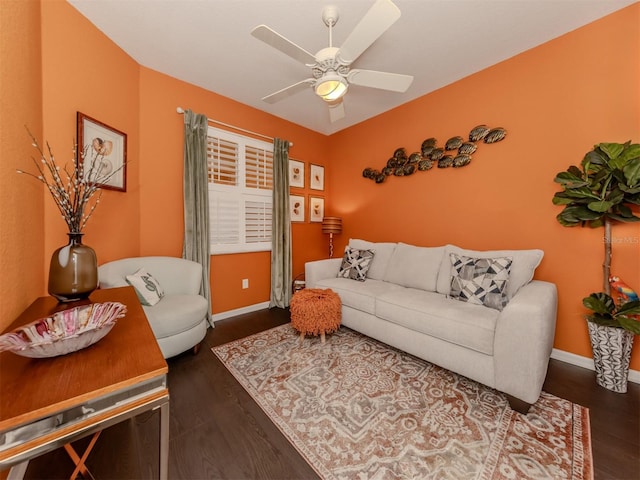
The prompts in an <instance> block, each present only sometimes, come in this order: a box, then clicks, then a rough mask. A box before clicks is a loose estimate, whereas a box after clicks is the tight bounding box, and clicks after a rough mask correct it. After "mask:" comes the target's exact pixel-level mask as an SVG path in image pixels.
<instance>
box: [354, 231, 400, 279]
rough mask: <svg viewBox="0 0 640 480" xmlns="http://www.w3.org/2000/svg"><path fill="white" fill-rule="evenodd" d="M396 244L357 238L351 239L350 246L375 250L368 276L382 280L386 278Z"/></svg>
mask: <svg viewBox="0 0 640 480" xmlns="http://www.w3.org/2000/svg"><path fill="white" fill-rule="evenodd" d="M396 245H397V244H395V243H385V242H377V243H374V242H367V241H366V240H359V239H357V238H350V239H349V246H350V247H352V248H357V249H358V250H373V251H374V252H375V255H374V256H373V260H372V261H371V266H370V267H369V271H368V272H367V278H371V279H373V280H382V279H383V278H384V275H385V273H386V271H387V267H388V266H389V261H390V260H391V255H393V251H394V250H395V248H396Z"/></svg>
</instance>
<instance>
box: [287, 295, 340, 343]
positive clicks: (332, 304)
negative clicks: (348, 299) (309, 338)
mask: <svg viewBox="0 0 640 480" xmlns="http://www.w3.org/2000/svg"><path fill="white" fill-rule="evenodd" d="M289 310H290V312H291V326H293V328H295V329H296V330H297V331H298V332H300V340H301V341H302V340H304V336H305V335H306V334H309V335H320V338H321V341H322V343H324V342H325V333H332V332H335V331H337V330H338V328H340V322H341V320H342V303H341V302H340V297H339V296H338V294H337V293H336V292H334V291H333V290H331V289H330V288H327V289H321V288H305V289H303V290H300V291H298V292H296V293H295V294H294V295H293V297H291V305H290V307H289Z"/></svg>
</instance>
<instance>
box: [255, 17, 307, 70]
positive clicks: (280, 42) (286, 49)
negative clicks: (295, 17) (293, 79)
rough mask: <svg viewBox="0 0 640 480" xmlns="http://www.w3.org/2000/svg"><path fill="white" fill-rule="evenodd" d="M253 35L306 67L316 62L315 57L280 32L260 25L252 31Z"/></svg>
mask: <svg viewBox="0 0 640 480" xmlns="http://www.w3.org/2000/svg"><path fill="white" fill-rule="evenodd" d="M251 35H253V36H254V37H256V38H257V39H258V40H262V41H263V42H264V43H266V44H267V45H271V46H272V47H273V48H275V49H277V50H280V51H281V52H282V53H284V54H286V55H289V56H290V57H291V58H293V59H294V60H298V61H299V62H302V63H304V64H305V65H307V64H313V63H315V62H316V57H315V56H314V55H312V54H311V53H309V52H307V51H306V50H305V49H304V48H302V47H300V46H298V45H296V44H295V43H293V42H292V41H290V40H288V39H287V38H285V37H283V36H282V35H280V34H279V33H278V32H276V31H274V30H272V29H270V28H269V27H267V26H266V25H258V26H257V27H256V28H254V29H253V30H251Z"/></svg>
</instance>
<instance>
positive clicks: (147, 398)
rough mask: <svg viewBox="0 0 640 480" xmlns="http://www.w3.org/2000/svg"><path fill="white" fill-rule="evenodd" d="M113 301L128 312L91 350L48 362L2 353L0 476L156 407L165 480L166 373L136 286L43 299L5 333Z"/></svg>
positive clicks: (166, 428) (162, 471)
mask: <svg viewBox="0 0 640 480" xmlns="http://www.w3.org/2000/svg"><path fill="white" fill-rule="evenodd" d="M109 301H113V302H120V303H123V304H125V305H126V306H127V314H126V316H125V317H124V318H121V319H119V320H118V322H117V323H116V325H115V326H114V327H113V329H112V330H111V332H109V334H107V336H106V337H104V338H103V339H102V340H100V341H99V342H97V343H96V344H94V345H92V346H90V347H88V348H85V349H83V350H80V351H78V352H74V353H70V354H68V355H63V356H59V357H53V358H45V359H32V358H26V357H20V356H18V355H15V354H13V353H10V352H2V353H0V470H4V469H5V468H8V467H11V466H14V465H17V464H20V463H23V462H26V461H28V460H29V459H30V458H34V457H36V456H39V455H41V454H43V453H46V452H48V451H51V450H54V449H56V448H59V447H62V446H64V445H66V444H69V443H70V442H72V441H75V440H77V439H79V438H82V437H85V436H87V435H90V434H95V433H96V432H100V431H101V430H103V429H105V428H107V427H109V426H111V425H114V424H116V423H119V422H121V421H123V420H126V419H128V418H131V417H134V416H135V415H138V414H140V413H142V412H145V411H148V410H155V409H158V408H159V409H160V452H159V453H160V455H159V461H160V465H159V474H160V479H161V480H166V479H167V476H168V466H169V390H168V388H167V372H168V367H167V363H166V362H165V360H164V358H163V356H162V352H161V351H160V348H159V347H158V343H157V341H156V339H155V337H154V335H153V332H152V331H151V327H150V326H149V322H148V321H147V318H146V316H145V314H144V311H143V310H142V307H141V306H140V302H139V301H138V298H137V296H136V294H135V291H134V290H133V288H132V287H121V288H112V289H106V290H96V291H95V292H93V293H92V294H91V296H90V298H89V300H85V301H82V302H74V303H67V304H59V303H58V301H57V300H56V299H54V298H53V297H41V298H38V299H37V300H36V301H34V302H33V303H32V304H31V306H29V308H27V309H26V310H25V311H24V313H22V315H20V316H19V317H18V318H17V319H16V321H15V322H14V323H13V324H12V325H11V326H9V328H8V329H7V331H9V330H13V329H15V328H17V327H19V326H21V325H24V324H27V323H29V322H32V321H33V320H36V319H38V318H42V317H46V316H48V315H50V314H52V313H54V312H56V311H59V310H64V309H67V308H71V307H74V306H77V305H80V304H83V303H91V302H93V303H99V302H109ZM87 453H88V452H87ZM85 458H86V457H85ZM76 463H78V462H76ZM79 468H82V465H80V466H79ZM77 470H78V469H77ZM74 473H76V472H74Z"/></svg>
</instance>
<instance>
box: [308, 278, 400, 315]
mask: <svg viewBox="0 0 640 480" xmlns="http://www.w3.org/2000/svg"><path fill="white" fill-rule="evenodd" d="M315 288H330V289H331V290H333V291H334V292H336V293H337V294H338V295H339V296H340V300H341V301H342V304H343V305H346V306H347V307H351V308H355V309H356V310H360V311H363V312H366V313H370V314H371V315H374V314H375V310H376V306H375V301H376V297H377V296H378V295H381V294H383V293H385V292H390V291H392V290H398V289H401V288H402V287H400V286H399V285H394V284H392V283H387V282H383V281H381V280H372V279H370V278H369V279H367V280H365V281H364V282H356V281H354V280H350V279H348V278H327V279H325V280H320V281H319V282H317V284H316V285H315Z"/></svg>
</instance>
